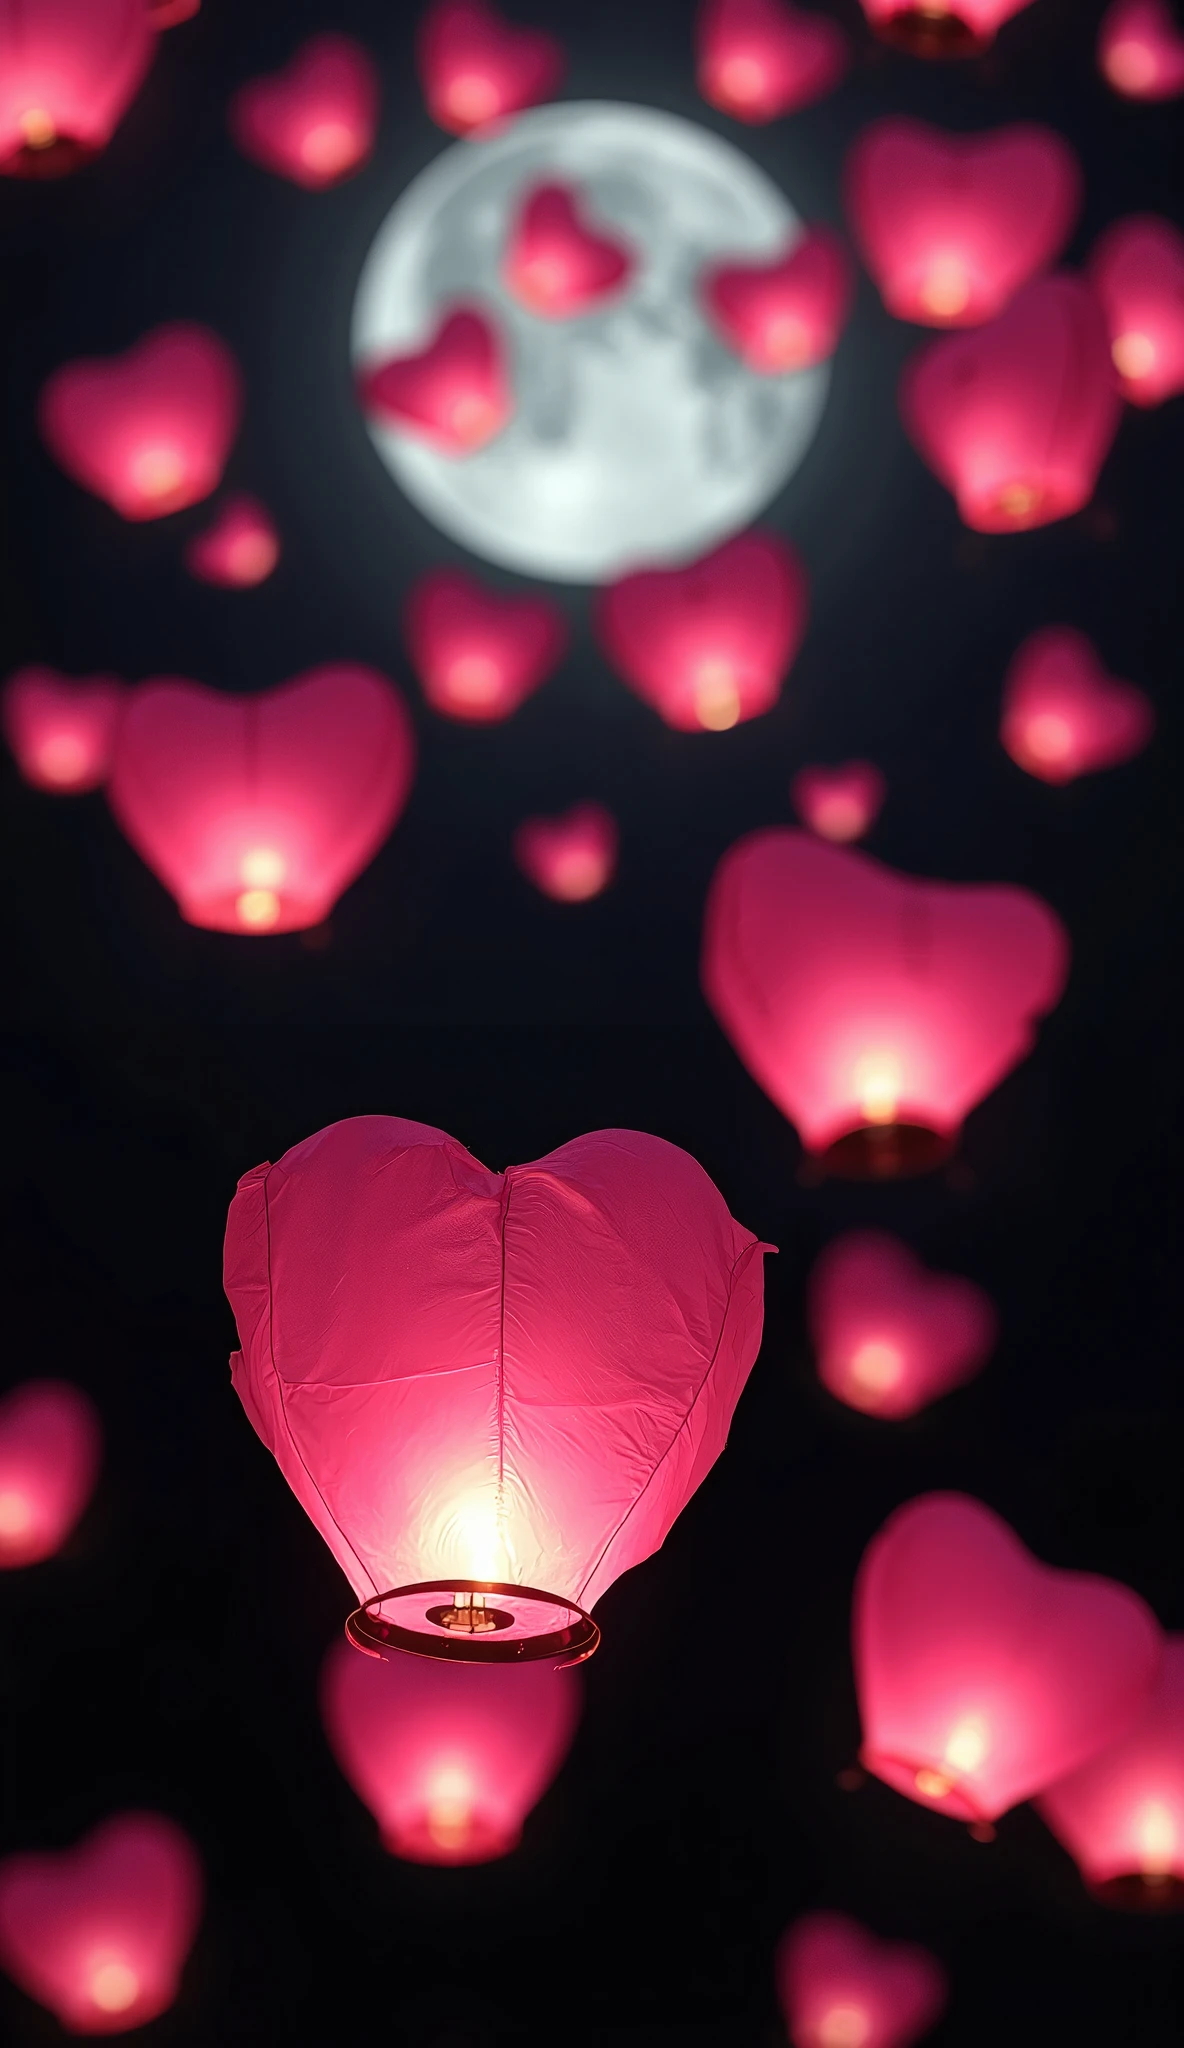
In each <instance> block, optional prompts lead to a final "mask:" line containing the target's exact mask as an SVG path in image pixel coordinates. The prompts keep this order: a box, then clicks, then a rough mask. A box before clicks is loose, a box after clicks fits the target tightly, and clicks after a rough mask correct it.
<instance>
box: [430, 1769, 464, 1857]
mask: <svg viewBox="0 0 1184 2048" xmlns="http://www.w3.org/2000/svg"><path fill="white" fill-rule="evenodd" d="M472 1819H473V1787H472V1784H471V1782H470V1780H469V1777H468V1775H467V1773H466V1772H465V1771H463V1770H461V1769H459V1767H457V1766H456V1765H452V1766H446V1767H445V1768H444V1769H443V1770H440V1771H438V1772H437V1773H436V1775H435V1777H434V1779H433V1781H432V1787H431V1791H430V1793H429V1795H428V1804H427V1829H428V1834H429V1835H430V1836H431V1838H432V1841H433V1842H434V1843H435V1845H436V1847H437V1848H438V1849H443V1850H445V1851H446V1852H447V1853H449V1854H453V1853H455V1851H456V1850H458V1849H463V1848H464V1845H465V1843H466V1841H467V1840H468V1837H469V1833H470V1830H471V1827H472Z"/></svg>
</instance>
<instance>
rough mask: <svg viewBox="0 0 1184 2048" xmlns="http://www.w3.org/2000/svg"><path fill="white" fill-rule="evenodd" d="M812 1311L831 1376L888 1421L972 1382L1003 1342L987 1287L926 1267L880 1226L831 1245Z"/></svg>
mask: <svg viewBox="0 0 1184 2048" xmlns="http://www.w3.org/2000/svg"><path fill="white" fill-rule="evenodd" d="M809 1315H810V1336H811V1340H812V1342H813V1345H814V1350H815V1354H816V1356H817V1359H818V1377H819V1379H820V1380H821V1381H822V1384H823V1386H824V1387H826V1388H827V1390H828V1392H830V1393H832V1394H833V1395H834V1396H835V1398H836V1400H839V1401H843V1402H845V1403H846V1405H847V1406H848V1407H849V1408H859V1409H861V1410H862V1411H863V1413H864V1414H867V1415H878V1416H882V1417H883V1418H884V1420H885V1421H889V1422H898V1421H900V1420H901V1419H902V1418H903V1417H905V1416H907V1415H915V1414H916V1413H917V1411H918V1409H920V1408H925V1407H927V1406H928V1404H929V1403H930V1401H936V1400H937V1399H938V1398H939V1396H940V1395H942V1394H947V1393H949V1392H950V1390H951V1388H953V1387H958V1386H962V1385H964V1384H965V1382H966V1381H967V1380H969V1379H972V1378H973V1377H974V1375H975V1373H977V1372H979V1371H980V1370H981V1368H982V1367H983V1366H984V1365H985V1364H986V1361H987V1359H988V1358H989V1357H990V1355H991V1351H992V1349H993V1348H994V1343H995V1334H996V1317H995V1310H994V1307H993V1305H992V1303H991V1301H990V1298H989V1297H988V1296H987V1295H986V1294H984V1293H983V1290H982V1288H981V1287H976V1286H975V1284H974V1282H973V1281H972V1280H963V1279H960V1278H957V1277H955V1276H954V1275H953V1274H949V1273H930V1272H928V1271H927V1270H926V1268H925V1267H924V1266H923V1265H922V1264H921V1262H920V1260H919V1259H917V1258H915V1257H914V1256H913V1254H912V1252H911V1251H910V1250H909V1248H908V1246H907V1245H905V1244H902V1243H901V1242H900V1240H899V1238H895V1237H890V1236H889V1235H888V1233H887V1232H886V1231H882V1230H852V1231H848V1232H847V1233H846V1235H845V1236H843V1237H838V1238H836V1239H835V1240H834V1242H833V1244H829V1245H828V1246H827V1247H826V1250H825V1251H824V1252H823V1253H822V1255H821V1257H820V1258H819V1259H818V1260H817V1262H816V1264H815V1266H814V1270H813V1272H812V1273H811V1275H810V1287H809Z"/></svg>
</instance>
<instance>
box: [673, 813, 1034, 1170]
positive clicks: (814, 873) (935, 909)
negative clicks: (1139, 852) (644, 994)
mask: <svg viewBox="0 0 1184 2048" xmlns="http://www.w3.org/2000/svg"><path fill="white" fill-rule="evenodd" d="M1068 965H1069V942H1068V938H1067V935H1066V933H1065V931H1064V929H1063V927H1062V926H1061V924H1060V923H1059V921H1058V920H1057V918H1056V917H1055V916H1054V914H1053V912H1052V911H1051V910H1050V909H1049V908H1048V906H1047V905H1046V904H1044V903H1042V902H1041V901H1040V898H1039V897H1037V896H1032V895H1029V894H1028V892H1027V891H1026V890H1024V889H1015V888H1008V887H998V888H991V887H987V888H983V887H977V886H973V885H964V884H959V883H953V882H924V881H919V880H917V879H916V878H915V877H913V876H911V875H901V874H897V873H896V872H895V871H894V870H893V869H892V868H888V867H885V866H883V865H882V864H881V863H880V862H879V861H877V860H873V859H872V858H871V856H870V855H868V854H866V853H858V852H856V851H854V850H853V849H851V848H847V847H836V846H827V845H826V844H824V843H823V842H822V841H820V840H818V839H815V838H814V837H813V836H812V835H811V834H809V833H807V832H794V831H791V830H786V829H780V828H775V829H772V830H768V831H763V832H753V833H750V834H749V835H748V837H747V838H745V839H741V840H740V841H739V842H738V843H737V844H736V845H735V846H733V847H731V848H730V849H729V850H728V852H727V853H725V855H724V857H723V859H722V860H721V862H720V864H719V866H718V867H717V869H716V871H715V876H714V879H713V881H712V884H711V889H710V892H709V895H708V899H707V910H706V917H705V924H704V936H703V963H702V974H703V988H704V992H705V994H706V996H707V1000H708V1002H709V1003H710V1005H711V1007H712V1009H713V1010H714V1012H715V1014H716V1016H717V1018H718V1019H719V1022H720V1023H721V1024H722V1026H723V1028H724V1030H725V1031H726V1032H727V1034H728V1036H729V1038H730V1039H731V1041H732V1044H733V1045H734V1046H735V1048H736V1051H737V1052H738V1053H739V1055H740V1057H741V1059H742V1060H743V1061H744V1063H745V1065H746V1066H747V1068H748V1069H749V1072H750V1073H751V1074H752V1075H753V1076H754V1077H755V1079H756V1080H757V1081H759V1083H760V1085H761V1087H762V1088H764V1089H765V1091H766V1093H767V1094H768V1095H770V1096H771V1097H772V1099H773V1101H774V1102H775V1103H776V1104H777V1106H778V1108H779V1109H780V1110H781V1111H782V1112H783V1113H784V1115H786V1116H787V1117H789V1118H790V1119H791V1120H792V1122H793V1123H794V1124H795V1125H796V1126H797V1129H798V1132H799V1134H800V1136H801V1139H802V1143H803V1144H804V1145H805V1147H806V1148H807V1150H808V1151H809V1152H810V1153H812V1154H814V1155H815V1157H816V1158H817V1159H818V1160H819V1161H820V1162H821V1163H822V1164H823V1165H824V1166H825V1167H826V1168H828V1169H829V1170H830V1171H833V1172H836V1173H841V1174H851V1175H855V1176H863V1175H871V1176H874V1177H880V1176H891V1175H894V1174H900V1173H909V1172H918V1171H923V1170H925V1169H926V1168H929V1167H932V1166H934V1165H937V1164H938V1163H940V1162H941V1161H942V1160H943V1159H945V1158H946V1157H947V1156H948V1154H949V1152H950V1150H951V1148H952V1147H953V1145H954V1144H955V1142H956V1140H957V1137H958V1133H959V1130H960V1128H961V1126H962V1123H963V1121H964V1119H965V1118H966V1117H967V1116H968V1115H969V1113H970V1111H971V1110H972V1109H973V1108H974V1105H975V1104H976V1103H977V1102H979V1101H981V1099H982V1097H983V1096H984V1095H987V1094H989V1093H990V1091H991V1090H992V1089H993V1088H996V1087H998V1085H999V1083H1000V1081H1001V1080H1002V1079H1003V1077H1004V1075H1005V1074H1007V1073H1008V1072H1009V1071H1010V1069H1011V1068H1012V1067H1013V1066H1014V1065H1015V1064H1016V1063H1017V1061H1018V1060H1020V1059H1022V1058H1023V1057H1024V1056H1025V1055H1026V1054H1027V1053H1028V1052H1029V1051H1030V1050H1031V1047H1032V1043H1033V1039H1034V1035H1035V1025H1036V1021H1037V1019H1038V1018H1040V1017H1042V1016H1044V1015H1045V1014H1046V1012H1047V1011H1049V1010H1051V1009H1052V1008H1053V1006H1054V1005H1055V1004H1056V1002H1057V1001H1058V1000H1059V998H1060V995H1061V991H1062V989H1063V987H1064V983H1065V978H1066V975H1067V972H1068Z"/></svg>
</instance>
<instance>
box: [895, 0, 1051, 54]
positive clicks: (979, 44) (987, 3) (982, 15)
mask: <svg viewBox="0 0 1184 2048" xmlns="http://www.w3.org/2000/svg"><path fill="white" fill-rule="evenodd" d="M1031 4H1032V0H863V11H864V13H865V14H866V16H867V18H868V20H869V22H870V23H871V25H872V27H873V28H874V29H875V31H876V34H877V35H878V36H879V37H880V38H881V39H882V40H883V41H884V42H886V43H893V44H895V45H896V47H897V48H898V49H901V50H907V51H909V53H910V54H911V55H912V56H914V57H980V56H981V55H982V53H983V51H984V50H989V49H990V47H991V44H992V43H993V42H994V40H995V37H996V36H997V35H998V33H999V30H1000V29H1001V28H1002V27H1003V24H1004V22H1006V21H1010V20H1011V17H1012V15H1013V14H1018V13H1019V12H1020V11H1021V9H1022V8H1024V7H1030V6H1031Z"/></svg>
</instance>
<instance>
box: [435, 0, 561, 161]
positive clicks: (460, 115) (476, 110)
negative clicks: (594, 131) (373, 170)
mask: <svg viewBox="0 0 1184 2048" xmlns="http://www.w3.org/2000/svg"><path fill="white" fill-rule="evenodd" d="M417 56H418V62H419V75H420V80H421V82H422V85H423V91H424V98H425V99H426V100H427V103H428V111H429V113H430V114H431V117H432V119H433V121H436V122H438V124H439V126H440V127H441V128H447V129H448V131H449V133H450V134H452V135H467V134H468V133H469V131H470V129H473V128H483V127H485V125H486V124H487V123H488V122H490V121H499V120H504V118H505V117H506V115H507V114H518V113H521V111H522V109H523V108H524V107H533V106H536V105H537V104H538V103H539V101H540V100H549V99H551V98H553V97H554V95H555V93H556V91H557V90H558V88H559V84H560V81H561V80H562V77H563V72H564V57H563V49H562V46H561V45H560V44H559V43H558V42H557V41H556V39H555V37H554V36H550V35H546V34H545V33H544V32H543V31H542V30H541V29H527V28H517V27H515V26H514V25H513V24H512V23H510V22H508V21H506V20H505V19H504V17H503V16H502V15H501V14H499V13H498V12H497V11H496V10H495V9H494V8H492V7H489V6H487V5H486V4H485V0H433V4H432V5H431V6H430V7H429V8H428V10H427V13H426V14H425V16H424V18H423V22H422V25H421V27H420V31H419V41H418V46H417Z"/></svg>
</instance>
